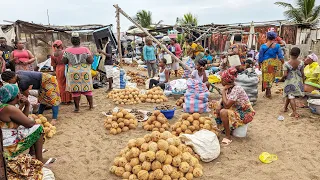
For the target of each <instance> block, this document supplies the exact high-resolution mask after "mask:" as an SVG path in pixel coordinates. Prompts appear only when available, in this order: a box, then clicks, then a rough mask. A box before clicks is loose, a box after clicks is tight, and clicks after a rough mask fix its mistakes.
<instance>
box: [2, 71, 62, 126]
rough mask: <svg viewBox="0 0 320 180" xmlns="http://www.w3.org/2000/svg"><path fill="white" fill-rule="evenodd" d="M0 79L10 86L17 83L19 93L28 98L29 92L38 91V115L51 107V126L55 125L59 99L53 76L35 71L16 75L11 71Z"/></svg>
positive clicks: (3, 74) (19, 72)
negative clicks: (47, 107)
mask: <svg viewBox="0 0 320 180" xmlns="http://www.w3.org/2000/svg"><path fill="white" fill-rule="evenodd" d="M1 78H2V80H3V81H5V82H7V83H10V84H16V83H18V86H19V88H20V91H21V92H22V94H23V95H24V96H26V97H28V96H29V90H31V89H34V90H39V97H38V100H39V102H40V106H39V114H43V112H44V110H45V108H46V106H52V121H51V124H52V125H55V124H56V121H57V119H58V113H59V105H60V103H61V98H60V91H59V86H58V82H57V79H56V77H55V76H52V75H50V74H47V73H41V72H36V71H18V72H16V73H15V72H13V71H5V72H3V73H2V75H1Z"/></svg>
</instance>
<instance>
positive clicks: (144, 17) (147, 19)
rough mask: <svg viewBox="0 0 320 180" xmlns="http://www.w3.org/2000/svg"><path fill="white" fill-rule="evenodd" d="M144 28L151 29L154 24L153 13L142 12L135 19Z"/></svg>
mask: <svg viewBox="0 0 320 180" xmlns="http://www.w3.org/2000/svg"><path fill="white" fill-rule="evenodd" d="M134 19H135V20H136V21H137V22H138V23H139V24H140V25H141V26H142V27H144V28H149V27H150V25H151V24H152V13H151V12H150V11H146V10H141V11H139V12H137V14H136V17H135V18H134Z"/></svg>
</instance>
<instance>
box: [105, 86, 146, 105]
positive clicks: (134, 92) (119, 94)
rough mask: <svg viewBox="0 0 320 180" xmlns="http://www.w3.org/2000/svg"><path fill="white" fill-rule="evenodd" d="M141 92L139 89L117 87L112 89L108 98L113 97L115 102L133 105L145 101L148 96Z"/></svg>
mask: <svg viewBox="0 0 320 180" xmlns="http://www.w3.org/2000/svg"><path fill="white" fill-rule="evenodd" d="M144 97H145V96H144V95H142V94H140V92H139V89H134V88H129V89H116V90H113V91H111V92H110V93H109V94H108V95H107V98H111V99H112V100H113V102H114V103H115V104H116V105H118V104H121V105H133V104H139V103H141V102H144V101H145V99H146V98H144Z"/></svg>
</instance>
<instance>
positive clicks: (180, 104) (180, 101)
mask: <svg viewBox="0 0 320 180" xmlns="http://www.w3.org/2000/svg"><path fill="white" fill-rule="evenodd" d="M183 103H184V96H182V97H180V98H179V99H178V100H177V101H176V105H177V106H179V107H182V106H183Z"/></svg>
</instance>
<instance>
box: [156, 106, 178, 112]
mask: <svg viewBox="0 0 320 180" xmlns="http://www.w3.org/2000/svg"><path fill="white" fill-rule="evenodd" d="M172 109H174V106H172V105H160V106H156V110H160V111H161V110H172Z"/></svg>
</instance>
